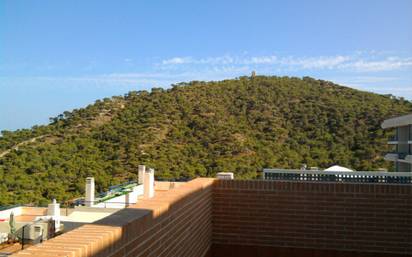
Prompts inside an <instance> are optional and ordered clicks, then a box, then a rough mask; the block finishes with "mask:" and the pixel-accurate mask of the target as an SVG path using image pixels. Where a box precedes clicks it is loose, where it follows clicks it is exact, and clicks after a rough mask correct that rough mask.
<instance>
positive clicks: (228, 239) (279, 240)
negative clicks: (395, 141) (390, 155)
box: [213, 180, 412, 256]
mask: <svg viewBox="0 0 412 257" xmlns="http://www.w3.org/2000/svg"><path fill="white" fill-rule="evenodd" d="M213 243H214V244H215V245H216V246H218V245H219V247H220V248H222V249H223V248H225V247H222V246H225V245H226V246H227V245H237V246H238V245H241V246H253V247H256V246H261V247H277V248H279V247H282V248H294V249H296V248H300V249H318V250H339V251H353V252H375V253H394V254H403V255H408V254H412V187H411V186H410V185H379V184H337V183H319V182H289V181H282V182H281V181H257V180H250V181H241V180H218V181H216V183H215V185H214V191H213ZM253 247H251V248H253ZM236 248H239V247H236ZM226 249H227V247H226ZM214 255H215V256H217V255H219V254H218V253H215V254H214ZM222 256H224V255H222ZM226 256H228V255H226ZM234 256H242V255H234ZM243 256H251V255H243ZM253 256H254V255H253ZM388 256H389V255H388Z"/></svg>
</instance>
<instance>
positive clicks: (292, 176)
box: [263, 169, 412, 184]
mask: <svg viewBox="0 0 412 257" xmlns="http://www.w3.org/2000/svg"><path fill="white" fill-rule="evenodd" d="M263 179H264V180H289V181H290V180H292V181H317V182H338V183H391V184H412V172H377V171H376V172H375V171H353V172H335V171H321V170H317V171H312V170H284V169H264V170H263Z"/></svg>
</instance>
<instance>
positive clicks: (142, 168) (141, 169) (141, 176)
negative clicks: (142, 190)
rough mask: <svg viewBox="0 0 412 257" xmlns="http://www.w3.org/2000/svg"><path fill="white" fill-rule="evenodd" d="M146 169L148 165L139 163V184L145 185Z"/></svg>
mask: <svg viewBox="0 0 412 257" xmlns="http://www.w3.org/2000/svg"><path fill="white" fill-rule="evenodd" d="M145 170H146V166H144V165H139V173H138V181H137V182H138V184H139V185H143V183H144V172H145Z"/></svg>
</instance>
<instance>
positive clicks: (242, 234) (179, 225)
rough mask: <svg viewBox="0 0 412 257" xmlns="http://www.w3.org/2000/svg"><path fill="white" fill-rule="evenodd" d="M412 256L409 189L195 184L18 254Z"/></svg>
mask: <svg viewBox="0 0 412 257" xmlns="http://www.w3.org/2000/svg"><path fill="white" fill-rule="evenodd" d="M411 255H412V186H410V185H379V184H337V183H323V182H322V183H321V182H286V181H285V182H280V181H262V180H250V181H248V180H214V179H207V178H198V179H195V180H192V181H190V182H188V183H186V184H184V185H181V186H180V187H178V188H175V189H172V190H169V191H165V192H159V193H157V194H156V196H155V197H154V198H151V199H148V200H142V201H140V202H139V203H138V204H136V205H133V206H130V207H129V208H125V209H122V210H121V211H119V212H116V213H114V214H113V215H111V216H109V217H106V218H104V219H102V220H100V221H98V222H95V223H93V224H88V225H84V226H82V227H80V228H78V229H75V230H72V231H70V232H68V233H65V234H63V235H61V236H58V237H56V238H53V239H51V240H49V241H46V242H44V243H43V244H40V245H36V246H32V247H30V248H28V249H25V250H23V251H21V252H19V253H17V254H15V255H13V256H15V257H27V256H36V257H43V256H44V257H51V256H54V257H62V256H67V257H79V256H87V257H88V256H96V257H103V256H104V257H126V256H127V257H129V256H145V257H146V256H166V257H167V256H177V257H181V256H182V257H185V256H188V257H202V256H205V257H212V256H214V257H223V256H224V257H230V256H236V257H243V256H245V257H246V256H258V257H267V256H276V257H282V256H288V257H293V256H299V257H302V256H308V257H309V256H310V257H315V256H316V257H320V256H356V257H360V256H364V257H372V256H374V257H375V256H385V257H398V256H411Z"/></svg>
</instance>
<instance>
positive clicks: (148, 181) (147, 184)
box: [143, 169, 154, 199]
mask: <svg viewBox="0 0 412 257" xmlns="http://www.w3.org/2000/svg"><path fill="white" fill-rule="evenodd" d="M143 188H144V190H143V196H144V198H146V199H147V198H152V197H153V196H154V169H149V170H146V172H145V173H144V183H143Z"/></svg>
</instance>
